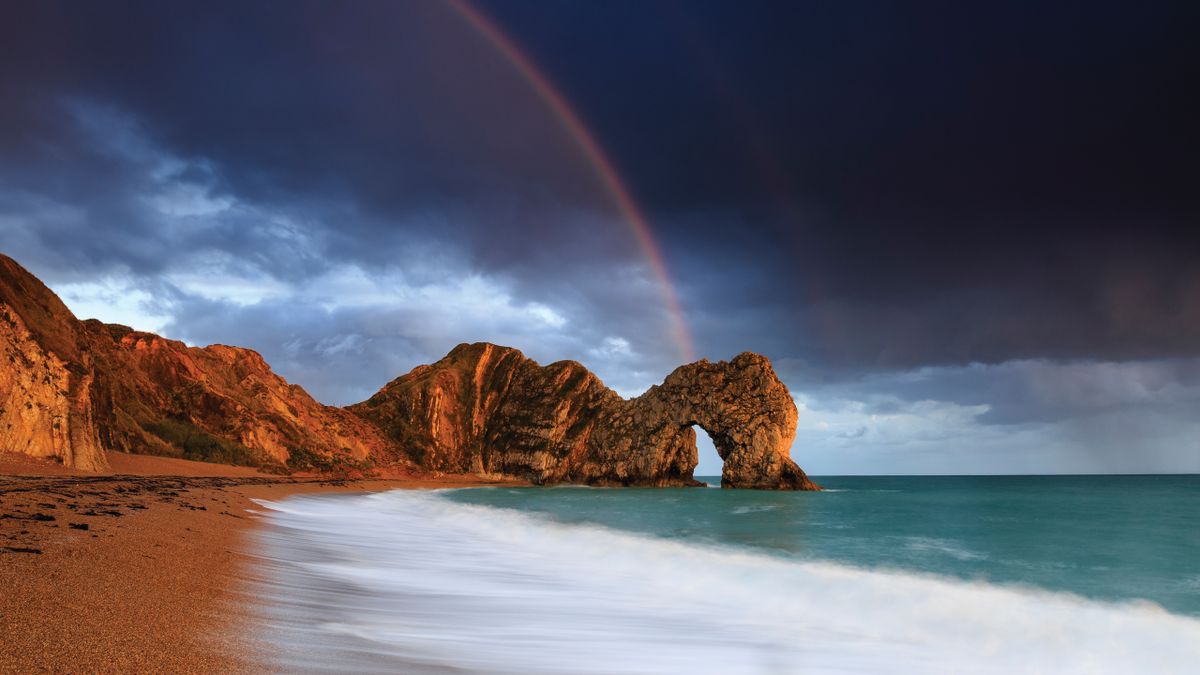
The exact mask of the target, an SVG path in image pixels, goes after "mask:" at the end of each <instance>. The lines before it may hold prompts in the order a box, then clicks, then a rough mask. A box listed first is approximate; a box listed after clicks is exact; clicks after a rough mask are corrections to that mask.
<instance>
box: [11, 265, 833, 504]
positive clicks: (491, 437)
mask: <svg viewBox="0 0 1200 675" xmlns="http://www.w3.org/2000/svg"><path fill="white" fill-rule="evenodd" d="M0 359H2V360H0V452H17V453H22V454H27V455H32V456H37V457H54V458H58V459H59V460H60V461H62V463H63V464H65V465H67V466H71V467H75V468H78V469H83V470H89V471H98V470H103V469H105V468H106V466H107V459H106V455H105V451H106V450H120V451H125V452H133V453H146V454H157V455H167V456H182V457H186V458H188V459H200V460H206V461H214V462H221V463H232V464H249V465H255V466H264V467H267V468H272V467H274V468H279V469H286V468H292V469H314V470H318V471H335V470H337V471H341V470H350V471H353V470H360V469H367V468H371V467H396V468H401V469H404V470H411V471H415V470H429V471H439V472H452V473H475V474H491V475H500V476H509V477H516V478H521V479H528V480H531V481H533V482H535V483H539V484H552V483H581V484H589V485H644V486H671V485H697V484H698V483H697V482H696V481H695V480H694V479H693V477H692V472H693V470H694V469H695V467H696V463H697V452H696V434H695V431H694V429H693V428H694V427H696V426H699V427H701V428H703V429H705V430H706V431H707V432H708V434H709V435H710V436H711V437H712V440H713V443H714V444H715V445H716V447H717V452H718V453H720V455H721V458H722V459H723V460H724V462H725V465H724V470H723V474H722V477H721V484H722V486H723V487H739V488H764V489H766V488H770V489H799V490H812V489H818V488H817V486H815V485H814V484H813V483H812V482H811V481H810V480H809V479H808V477H807V476H805V475H804V472H803V471H801V470H800V468H799V467H797V466H796V464H795V463H794V462H793V461H792V460H791V459H790V457H789V455H788V452H789V448H790V446H791V443H792V440H793V438H794V437H795V432H796V406H795V404H794V403H793V402H792V398H791V396H790V395H789V394H788V391H787V388H786V387H784V385H783V383H782V382H780V381H779V378H777V377H776V376H775V373H774V371H773V370H772V369H771V364H770V362H768V361H767V359H766V358H764V357H762V356H758V355H756V354H750V353H746V354H742V355H740V356H738V357H736V358H734V359H733V360H732V361H728V362H726V361H721V362H719V363H709V362H708V361H700V362H697V363H692V364H689V365H686V366H682V367H680V368H678V369H676V370H675V372H673V373H671V375H669V376H668V377H667V379H666V380H665V381H664V382H663V383H662V384H661V385H658V386H655V387H651V388H650V390H649V391H647V392H646V393H645V394H643V395H641V396H639V397H637V398H634V399H629V400H625V399H622V398H621V397H620V396H618V395H617V394H616V393H615V392H613V391H612V390H611V389H609V388H608V387H606V386H604V383H602V382H601V381H600V380H599V378H597V377H596V376H595V375H593V374H592V373H591V372H589V371H588V370H587V369H586V368H584V367H583V366H582V365H580V364H578V363H576V362H574V361H561V362H558V363H552V364H550V365H548V366H544V367H543V366H540V365H538V364H537V363H535V362H534V361H532V360H530V359H528V358H525V356H524V355H522V354H521V352H519V351H517V350H515V349H511V348H508V347H498V346H496V345H491V344H484V343H480V344H471V345H459V346H458V347H456V348H455V349H454V350H453V351H451V352H450V353H449V354H448V355H447V356H446V357H445V358H443V359H442V360H440V361H438V362H437V363H434V364H432V365H428V366H420V367H418V368H416V369H414V370H413V371H412V372H410V373H409V374H407V375H404V376H403V377H400V378H397V379H396V380H393V381H392V382H390V383H389V384H388V385H387V386H385V387H384V388H383V389H381V390H380V391H379V392H378V393H377V394H375V395H374V396H372V397H371V398H370V399H369V400H367V401H364V402H362V403H359V404H357V405H353V406H350V407H348V408H335V407H331V406H326V405H322V404H320V403H318V402H317V401H315V400H313V398H312V397H311V396H309V395H308V393H307V392H305V391H304V390H303V389H302V388H300V387H298V386H296V385H292V384H288V382H287V381H285V380H284V379H283V378H282V377H280V376H278V375H276V374H275V373H274V372H272V371H271V369H270V367H269V366H268V365H267V364H266V362H265V361H263V359H262V357H261V356H259V354H258V353H256V352H254V351H251V350H249V349H241V348H238V347H228V346H225V345H210V346H208V347H189V346H187V345H186V344H184V343H182V342H177V341H174V340H167V339H165V338H162V337H159V336H157V335H153V334H150V333H143V332H139V331H135V330H132V329H130V328H128V327H125V326H118V325H113V324H104V323H101V322H99V321H95V320H88V321H79V320H77V319H76V318H75V316H74V315H72V314H71V312H70V310H69V309H67V307H66V306H65V305H64V304H63V303H62V302H61V301H60V300H59V298H58V297H56V296H55V295H54V293H53V292H51V291H50V289H48V288H46V286H45V285H43V284H42V283H41V282H40V281H38V280H37V279H36V278H35V277H33V275H31V274H29V273H28V272H27V271H25V270H24V269H23V268H22V267H21V266H20V265H18V264H17V263H16V262H14V261H12V260H11V259H9V258H7V257H5V256H3V255H0Z"/></svg>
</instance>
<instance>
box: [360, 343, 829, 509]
mask: <svg viewBox="0 0 1200 675" xmlns="http://www.w3.org/2000/svg"><path fill="white" fill-rule="evenodd" d="M350 410H352V411H354V412H355V413H357V414H359V415H361V416H363V417H364V418H367V419H369V420H371V421H373V422H375V423H376V424H378V425H379V426H380V428H381V429H383V430H384V431H385V432H386V433H387V434H388V435H389V436H390V437H392V438H393V439H394V440H395V441H396V442H397V443H398V444H399V446H400V447H401V448H402V449H403V450H404V451H405V452H408V453H409V456H410V458H411V459H412V460H413V461H414V463H416V464H418V465H420V466H423V467H426V468H429V469H434V470H439V471H446V472H474V473H485V474H499V475H507V476H515V477H520V478H527V479H530V480H532V481H534V482H535V483H540V484H552V483H582V484H589V485H642V486H682V485H697V484H698V483H697V482H696V481H695V479H694V478H693V477H692V472H693V470H694V469H695V467H696V463H697V451H696V434H695V431H694V430H693V429H692V427H693V426H694V425H699V426H701V427H703V428H704V429H705V430H706V431H707V432H708V433H709V435H710V436H711V437H712V439H713V443H714V444H715V445H716V447H717V451H718V453H720V455H721V458H722V459H724V460H725V466H724V471H723V475H722V479H721V484H722V486H723V487H738V488H761V489H793V490H815V489H819V488H818V487H817V486H816V485H815V484H814V483H812V481H810V480H809V479H808V477H807V476H805V475H804V472H803V471H801V470H800V468H799V467H798V466H796V464H795V463H794V462H793V461H792V460H791V458H790V457H789V455H788V450H789V448H790V446H791V443H792V440H793V438H794V437H795V433H796V417H797V412H796V405H795V403H794V402H793V401H792V398H791V396H790V395H789V394H788V391H787V388H786V387H785V386H784V385H783V383H782V382H780V381H779V378H778V377H776V375H775V372H774V371H773V370H772V368H771V364H770V362H769V361H768V360H767V359H766V358H765V357H762V356H758V355H756V354H750V353H746V354H742V355H741V356H738V357H737V358H735V359H733V360H732V361H728V362H726V361H722V362H719V363H709V362H708V361H699V362H697V363H693V364H690V365H686V366H682V367H680V368H678V369H677V370H676V371H675V372H673V373H671V375H670V376H668V377H667V379H666V380H665V381H664V382H663V383H662V384H661V385H658V386H655V387H652V388H651V389H650V390H649V391H647V392H646V393H645V394H643V395H641V396H639V397H637V398H634V399H630V400H624V399H622V398H621V397H620V396H618V395H617V394H616V393H615V392H613V391H612V390H611V389H609V388H607V387H606V386H604V384H603V383H602V382H601V381H600V380H599V378H597V377H596V376H595V375H593V374H592V373H591V372H589V371H588V370H587V369H586V368H584V367H583V366H582V365H580V364H578V363H576V362H574V361H560V362H558V363H552V364H550V365H548V366H544V367H543V366H540V365H538V364H537V363H536V362H534V361H532V360H530V359H528V358H525V356H524V355H522V354H521V352H519V351H517V350H515V349H512V348H508V347H498V346H496V345H491V344H486V343H478V344H470V345H465V344H464V345H459V346H458V347H456V348H455V349H454V350H453V351H451V352H450V354H448V355H447V356H446V357H445V358H443V359H442V360H440V361H438V362H437V363H434V364H433V365H429V366H420V367H418V368H416V369H414V370H413V371H412V372H411V373H409V374H407V375H404V376H403V377H400V378H398V379H396V380H394V381H392V382H391V383H389V384H388V385H387V386H385V387H384V388H383V389H382V390H380V391H379V393H377V394H376V395H375V396H372V397H371V398H370V399H369V400H367V401H365V402H363V403H360V404H357V405H355V406H351V407H350Z"/></svg>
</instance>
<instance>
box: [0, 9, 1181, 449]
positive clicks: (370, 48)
mask: <svg viewBox="0 0 1200 675" xmlns="http://www.w3.org/2000/svg"><path fill="white" fill-rule="evenodd" d="M482 8H483V9H484V10H485V11H486V12H487V13H489V14H490V15H492V16H493V17H494V18H495V19H496V20H497V21H498V22H499V23H500V24H501V25H502V26H503V27H504V29H505V30H507V31H508V32H510V33H511V34H512V35H513V36H514V38H515V39H516V40H517V42H519V43H520V44H521V45H522V46H523V47H524V48H525V49H527V51H528V52H529V55H530V56H531V58H532V59H533V60H534V61H535V62H537V63H538V64H539V65H540V66H541V67H543V68H544V69H545V70H546V72H547V74H548V75H549V77H550V79H551V80H553V81H554V82H555V83H557V84H558V85H560V86H561V87H562V89H563V90H564V93H565V94H566V96H567V98H569V99H570V100H571V101H572V102H573V104H574V105H575V106H576V107H577V108H578V110H579V112H580V113H581V115H582V117H583V118H585V120H586V121H587V122H588V124H589V126H590V127H591V129H592V131H593V132H594V134H595V136H596V137H597V138H598V139H599V141H600V142H601V144H602V145H603V146H604V147H605V149H606V150H607V151H608V153H609V154H610V155H611V158H612V160H613V162H614V164H615V165H616V166H617V168H618V170H619V172H620V173H621V174H622V175H623V176H624V177H625V178H626V182H627V183H628V184H629V187H630V188H631V190H632V192H633V194H634V196H635V198H636V199H637V200H638V201H639V202H640V204H641V205H642V207H643V208H644V210H645V211H646V212H647V214H648V215H649V216H650V220H651V221H652V224H653V226H654V229H655V232H656V235H657V237H658V239H659V244H660V245H661V248H662V249H663V251H664V253H665V255H666V258H667V262H668V265H669V266H670V269H671V272H672V276H673V277H674V282H675V284H676V286H677V288H678V291H679V294H680V296H681V299H682V302H683V304H684V307H685V311H686V314H687V320H688V323H689V325H690V327H691V329H692V331H693V333H694V334H695V336H696V341H697V343H698V347H699V351H700V352H701V355H702V356H708V357H712V358H725V357H728V356H730V355H732V354H735V353H737V352H740V351H743V350H754V351H759V352H763V353H766V354H768V355H769V356H771V357H772V358H773V359H774V360H775V363H776V364H777V367H778V369H779V371H780V373H781V375H782V376H783V377H784V379H785V380H786V381H787V382H788V384H789V385H790V386H791V387H792V389H793V391H795V392H797V395H798V396H797V397H798V400H799V401H800V403H801V407H802V415H801V420H802V429H801V440H800V445H801V446H806V445H807V444H813V446H812V447H813V448H814V449H813V452H814V453H815V455H814V457H815V459H814V461H816V462H817V468H818V470H821V468H822V467H821V462H828V464H826V466H827V467H831V468H833V469H834V470H837V467H841V468H847V467H850V468H855V467H857V468H858V469H861V470H870V469H871V468H872V466H874V465H872V464H871V462H875V461H883V462H885V464H884V465H880V466H885V465H886V462H887V461H891V460H887V459H886V458H887V457H889V456H890V455H888V453H889V452H890V450H889V449H890V448H894V447H899V446H903V447H908V448H910V449H914V450H913V452H915V453H916V455H915V456H919V457H926V458H927V459H928V461H929V462H931V464H930V466H933V464H932V463H935V462H937V461H942V460H945V456H944V451H945V452H948V451H949V450H948V449H955V451H957V452H961V459H960V460H955V461H961V462H963V464H962V465H961V468H962V469H963V470H968V469H970V463H971V462H973V461H980V462H983V464H980V465H979V466H986V467H991V466H996V467H1002V466H1003V465H1004V462H1005V461H1008V458H1011V457H1013V456H1018V455H1019V456H1023V457H1027V458H1028V461H1029V462H1031V464H1030V466H1033V465H1034V464H1036V460H1035V459H1034V455H1033V454H1032V453H1033V451H1032V450H1030V451H1028V452H1026V451H1025V450H1021V451H1020V452H1026V454H1025V455H1020V453H1019V452H1017V451H1016V450H1014V449H1013V448H1014V447H1016V445H1018V444H1024V445H1021V447H1023V448H1024V447H1028V448H1041V449H1045V451H1046V452H1048V453H1050V454H1054V453H1058V454H1054V456H1055V457H1057V458H1058V459H1057V460H1055V461H1056V462H1058V463H1057V464H1054V466H1053V467H1052V468H1056V469H1063V470H1066V469H1071V468H1075V469H1080V468H1089V467H1094V466H1102V465H1103V464H1104V462H1107V461H1110V460H1111V462H1113V464H1112V466H1115V467H1118V468H1124V467H1125V466H1126V465H1125V464H1123V463H1122V462H1125V461H1126V459H1123V457H1124V455H1121V452H1122V448H1127V447H1128V446H1129V445H1130V443H1133V442H1134V441H1135V440H1136V439H1135V438H1134V436H1133V435H1131V434H1135V432H1136V434H1140V436H1141V437H1143V438H1151V437H1153V438H1156V439H1159V440H1157V441H1155V443H1157V445H1154V446H1153V448H1151V449H1149V450H1147V451H1146V452H1147V453H1149V454H1150V455H1154V456H1155V457H1158V458H1159V459H1156V460H1155V461H1156V462H1158V461H1159V460H1161V462H1160V463H1158V464H1154V468H1161V469H1163V470H1170V469H1172V468H1175V469H1178V468H1180V467H1181V466H1183V467H1184V468H1187V467H1190V466H1192V465H1190V464H1189V465H1186V466H1185V465H1181V464H1176V465H1171V464H1170V461H1169V457H1170V455H1171V453H1170V450H1169V448H1170V447H1171V444H1172V443H1176V444H1178V443H1179V442H1180V440H1179V439H1181V438H1191V437H1192V436H1189V434H1193V432H1195V431H1196V425H1195V424H1194V423H1192V422H1190V421H1189V417H1194V415H1192V414H1191V411H1193V410H1194V409H1195V406H1196V405H1197V404H1200V398H1198V396H1197V393H1198V391H1200V383H1198V381H1197V376H1196V367H1195V363H1196V357H1197V356H1198V355H1200V228H1197V227H1196V226H1195V225H1196V223H1197V222H1198V221H1200V191H1197V190H1196V187H1195V186H1196V185H1197V179H1198V178H1200V175H1198V174H1197V170H1196V168H1195V161H1194V158H1195V157H1196V156H1198V155H1200V131H1198V129H1197V125H1196V123H1195V121H1194V120H1196V119H1200V109H1198V107H1200V106H1198V105H1197V97H1196V96H1195V95H1194V93H1193V89H1194V88H1195V87H1194V83H1195V82H1196V81H1198V80H1200V54H1198V50H1200V42H1198V41H1196V40H1195V39H1194V36H1195V35H1196V34H1197V33H1198V32H1200V21H1198V20H1197V12H1198V10H1197V9H1195V5H1194V4H1192V3H1155V4H1141V5H1133V4H1126V3H1105V2H1098V3H1097V2H1090V3H994V4H989V5H980V4H978V3H921V4H919V5H916V4H912V3H884V2H877V3H876V2H847V3H791V2H789V3H762V2H743V3H723V2H714V3H701V2H686V3H668V2H657V3H650V4H648V3H626V2H607V3H545V2H524V1H516V2H510V1H506V2H486V3H484V4H482ZM0 100H3V101H4V105H0V248H3V250H4V252H6V253H8V254H11V255H14V256H15V257H17V258H18V259H19V260H20V261H21V262H22V263H24V264H26V265H28V266H29V267H30V268H31V269H32V270H33V271H34V272H35V273H37V274H39V275H40V276H42V277H43V278H45V279H46V280H47V281H48V282H50V283H51V285H52V286H53V287H54V288H55V289H56V290H59V291H60V292H62V293H63V294H64V296H65V297H67V299H68V302H69V303H70V304H71V306H72V307H74V308H80V309H79V311H81V312H82V311H93V310H94V311H96V312H102V311H104V308H105V307H112V308H114V309H112V310H111V312H112V313H110V314H105V316H108V317H112V316H116V317H118V318H122V320H128V321H130V322H139V321H140V322H149V323H147V324H146V325H143V326H142V327H152V328H156V329H159V330H162V331H163V332H164V333H166V334H168V335H169V336H172V337H177V338H181V339H186V340H188V341H190V342H193V343H208V342H227V343H235V344H245V345H248V346H251V347H254V348H256V349H259V350H260V351H262V352H263V353H264V355H266V356H267V358H268V360H269V361H270V362H271V363H272V364H273V365H275V366H276V368H277V369H278V370H280V372H282V373H284V374H285V375H287V376H288V377H290V378H291V379H292V380H294V381H298V382H301V383H303V384H304V385H305V386H306V387H308V388H309V389H310V390H311V391H313V392H314V394H316V395H317V396H318V397H319V398H321V399H322V400H326V401H330V402H338V403H342V402H349V401H353V400H357V399H360V398H362V397H364V396H366V395H368V394H369V393H370V392H371V391H372V390H373V389H374V388H375V387H377V386H379V385H380V384H382V383H383V382H385V381H386V380H388V379H390V378H391V377H393V376H395V375H398V374H400V373H402V372H404V371H406V370H407V369H409V368H411V367H412V366H414V365H416V364H418V363H421V362H426V361H429V360H431V359H434V358H437V357H438V356H440V355H441V354H443V353H444V352H445V351H446V350H447V349H449V348H450V347H451V346H453V344H455V343H457V342H459V341H463V340H476V339H490V340H494V341H499V342H508V343H512V344H514V345H516V346H519V347H522V348H523V349H524V350H525V351H526V352H527V353H529V354H530V355H531V356H534V357H535V358H537V359H539V360H542V361H550V360H556V359H561V358H575V359H579V360H582V361H584V362H585V363H586V364H587V365H588V366H590V367H592V368H594V369H596V370H597V371H598V372H599V373H600V374H601V375H602V376H603V377H604V378H605V380H606V381H607V382H608V383H609V384H612V385H614V386H616V387H618V388H619V389H620V390H622V391H623V392H625V393H634V392H636V391H637V390H639V389H640V388H643V387H645V386H647V385H649V384H650V383H652V382H655V381H658V380H660V379H661V378H662V376H663V375H664V374H666V372H668V371H669V370H670V369H671V368H672V367H673V366H674V365H677V363H678V353H677V351H676V349H675V345H673V344H672V343H671V340H670V338H669V337H668V336H669V320H668V317H667V316H666V315H665V314H664V311H663V305H662V301H661V296H660V289H659V288H657V286H656V285H655V282H654V277H653V274H652V273H651V270H650V269H649V268H648V266H647V263H646V261H645V259H644V257H643V255H642V254H641V252H640V251H639V250H638V248H637V246H636V243H635V241H634V238H633V237H632V235H631V234H630V232H629V230H628V226H627V224H626V223H624V222H623V221H622V218H621V217H620V215H619V214H618V213H617V211H616V209H615V208H614V206H613V203H612V199H611V197H610V196H609V195H607V194H606V193H605V190H604V189H603V187H602V185H601V183H600V181H598V180H597V176H596V172H595V168H594V167H592V166H590V165H589V163H588V162H587V161H586V159H585V158H584V157H583V155H582V154H581V153H580V152H579V149H578V148H577V147H576V145H575V141H574V140H573V139H572V138H571V135H570V134H569V133H568V131H567V130H566V129H564V127H563V125H562V123H561V120H559V119H557V118H556V116H555V115H554V114H553V113H552V112H551V111H550V110H549V109H548V108H547V106H546V105H545V103H544V102H543V101H541V100H540V99H539V97H538V95H537V94H536V92H535V91H534V90H533V89H532V88H531V87H530V85H529V83H528V82H526V81H525V80H524V79H523V77H522V76H521V75H520V74H519V73H518V72H517V70H516V69H514V68H513V66H512V64H510V63H508V62H507V61H506V60H505V59H504V58H502V57H501V55H500V54H499V53H498V52H497V51H496V50H495V49H494V48H493V47H492V46H490V45H489V44H488V43H487V41H486V40H484V39H482V38H481V37H480V36H479V35H478V34H477V33H476V32H475V31H474V29H472V28H471V26H470V25H469V24H468V23H467V22H466V21H464V20H463V19H462V17H460V16H458V15H457V14H456V13H455V11H454V10H453V9H452V8H450V7H449V6H448V5H446V4H443V3H439V2H425V3H392V2H357V3H353V4H345V3H334V2H328V3H317V2H306V3H287V4H279V3H265V2H263V3H258V2H254V3H220V4H218V3H211V2H206V3H184V2H177V3H170V4H165V3H153V2H118V3H105V4H100V3H50V2H45V3H9V4H8V5H7V6H5V7H4V8H3V9H2V10H0ZM123 317H128V319H124V318H123ZM1113 420H1121V421H1122V422H1123V424H1124V426H1121V425H1120V424H1118V423H1117V422H1114V421H1113ZM805 425H808V426H805ZM1117 427H1120V428H1117ZM1121 428H1123V429H1125V430H1127V431H1128V433H1121V432H1120V430H1121ZM1152 428H1157V429H1159V432H1156V433H1153V434H1152V433H1149V432H1148V431H1147V430H1148V429H1152ZM1100 430H1105V431H1104V432H1103V433H1102V432H1101V431H1100ZM1193 435H1194V434H1193ZM964 445H966V446H969V447H968V449H963V446H964ZM1148 447H1149V446H1148ZM1188 447H1194V443H1193V444H1192V446H1188ZM847 448H850V449H855V448H857V449H862V450H861V452H860V453H859V454H858V455H854V454H853V453H851V455H849V456H848V457H849V458H848V459H847V458H844V457H843V455H839V454H838V453H844V452H846V451H847ZM1056 448H1057V450H1055V449H1056ZM821 453H826V454H821ZM922 453H925V454H922ZM1006 453H1009V454H1006ZM1012 453H1017V454H1016V455H1013V454H1012ZM1089 453H1090V454H1089ZM957 456H959V455H956V457H957ZM1148 456H1149V455H1148ZM856 457H857V459H855V458H856ZM839 458H840V459H839ZM880 458H883V459H880ZM980 458H987V460H986V461H984V460H983V459H980ZM1097 458H1100V459H1097ZM1114 458H1115V459H1114ZM989 461H990V462H994V464H986V462H989ZM839 462H840V463H839ZM855 462H859V463H858V464H855ZM1096 462H1099V464H1096ZM1193 464H1194V462H1193ZM1047 466H1049V465H1047ZM875 468H878V467H875Z"/></svg>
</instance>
